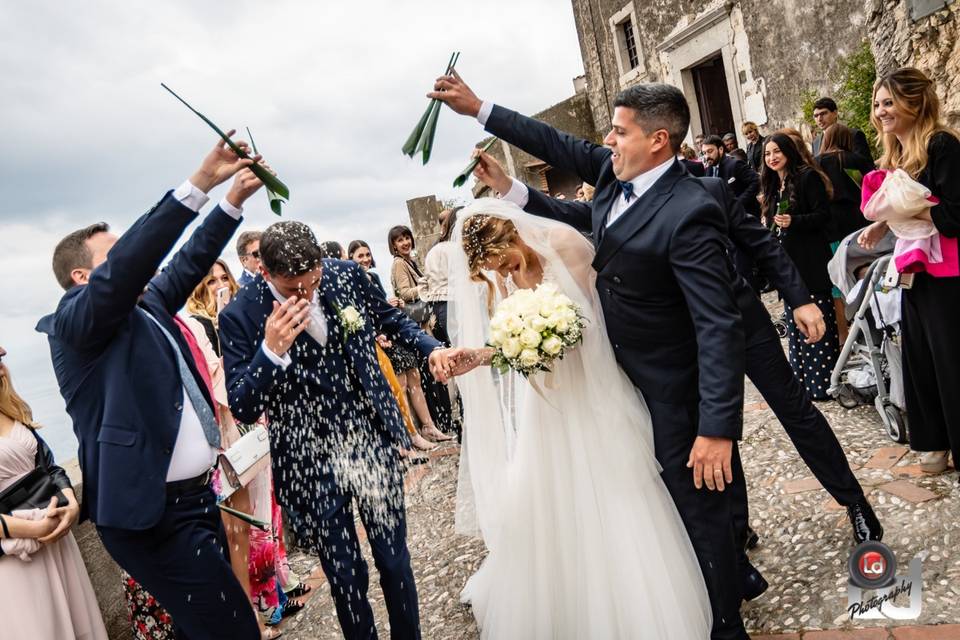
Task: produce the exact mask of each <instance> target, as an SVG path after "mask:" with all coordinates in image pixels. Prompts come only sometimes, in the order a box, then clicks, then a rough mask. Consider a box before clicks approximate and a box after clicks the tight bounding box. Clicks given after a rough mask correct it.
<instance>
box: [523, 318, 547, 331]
mask: <svg viewBox="0 0 960 640" xmlns="http://www.w3.org/2000/svg"><path fill="white" fill-rule="evenodd" d="M527 327H529V328H530V329H533V330H534V331H536V332H537V333H540V332H541V331H543V330H544V329H546V328H547V319H546V318H544V317H543V316H541V315H540V314H539V313H538V314H537V315H535V316H533V317H531V318H530V319H529V320H528V321H527Z"/></svg>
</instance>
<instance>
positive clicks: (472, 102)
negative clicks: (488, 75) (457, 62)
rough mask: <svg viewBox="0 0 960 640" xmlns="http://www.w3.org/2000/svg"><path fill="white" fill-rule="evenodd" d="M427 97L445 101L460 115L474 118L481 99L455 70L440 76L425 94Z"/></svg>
mask: <svg viewBox="0 0 960 640" xmlns="http://www.w3.org/2000/svg"><path fill="white" fill-rule="evenodd" d="M427 97H428V98H434V99H436V100H439V101H440V102H445V103H446V105H447V106H448V107H450V108H451V109H453V110H454V111H456V112H457V113H459V114H460V115H462V116H470V117H472V118H476V117H477V114H478V113H480V105H482V104H483V101H482V100H480V98H478V97H477V95H476V94H475V93H474V92H473V90H471V89H470V87H468V86H467V83H465V82H464V81H463V78H461V77H460V74H459V73H457V71H456V70H453V71H452V72H450V75H448V76H440V77H439V78H437V81H436V82H435V83H434V85H433V91H431V92H430V93H428V94H427Z"/></svg>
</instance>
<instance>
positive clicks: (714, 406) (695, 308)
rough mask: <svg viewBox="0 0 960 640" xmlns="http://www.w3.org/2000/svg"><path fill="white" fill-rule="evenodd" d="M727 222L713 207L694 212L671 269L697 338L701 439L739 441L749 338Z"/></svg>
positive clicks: (681, 230)
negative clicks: (732, 265)
mask: <svg viewBox="0 0 960 640" xmlns="http://www.w3.org/2000/svg"><path fill="white" fill-rule="evenodd" d="M724 225H725V220H724V217H723V213H722V212H721V211H720V210H719V206H718V205H716V204H715V203H712V202H711V203H710V204H707V205H703V206H700V207H698V208H697V209H695V210H693V211H691V212H690V213H689V214H688V215H687V216H685V219H684V220H683V221H682V222H681V223H680V224H679V225H678V226H677V229H676V231H675V232H674V234H673V237H672V238H671V239H670V253H669V255H670V265H671V268H672V270H673V274H674V277H675V278H676V279H677V283H678V284H679V285H680V289H681V290H682V292H683V296H684V299H685V300H686V302H687V307H688V308H689V310H690V317H691V319H692V320H693V326H694V330H695V332H696V336H697V364H698V370H699V379H698V391H699V396H700V419H699V428H698V434H699V435H701V436H713V437H722V438H730V439H732V440H737V439H739V438H740V435H741V432H742V418H741V411H742V408H743V375H744V334H743V323H742V319H741V317H740V311H739V310H738V308H737V304H736V301H735V299H734V295H733V290H732V288H731V285H730V271H729V269H730V266H729V262H728V260H727V257H726V243H725V241H724V237H723V233H724Z"/></svg>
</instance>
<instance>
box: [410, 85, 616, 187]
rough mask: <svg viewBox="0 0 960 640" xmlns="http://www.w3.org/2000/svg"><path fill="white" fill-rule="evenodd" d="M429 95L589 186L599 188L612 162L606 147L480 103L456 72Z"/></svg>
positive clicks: (514, 112) (511, 112) (517, 114)
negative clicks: (601, 176)
mask: <svg viewBox="0 0 960 640" xmlns="http://www.w3.org/2000/svg"><path fill="white" fill-rule="evenodd" d="M428 95H429V97H431V98H436V99H437V100H440V101H441V102H445V103H446V104H447V105H448V106H449V107H450V108H451V109H453V110H454V111H456V112H457V113H459V114H461V115H467V116H471V117H474V118H477V120H479V121H480V124H482V125H483V126H484V128H485V129H486V130H487V131H489V132H490V133H492V134H493V135H495V136H497V137H498V138H500V139H501V140H506V141H507V142H509V143H510V144H512V145H514V146H515V147H518V148H520V149H523V150H524V151H526V152H527V153H529V154H531V155H533V156H536V157H537V158H540V159H541V160H543V161H544V162H546V163H548V164H550V165H552V166H554V167H557V168H562V169H566V170H567V171H573V172H574V173H576V174H577V175H578V176H580V179H581V180H583V181H584V182H588V183H589V184H597V178H599V176H600V172H601V170H602V168H603V165H604V163H605V162H609V161H610V154H611V152H610V150H609V149H607V148H606V147H603V146H600V145H597V144H594V143H592V142H589V141H587V140H582V139H580V138H577V137H575V136H572V135H570V134H568V133H564V132H562V131H558V130H557V129H554V128H553V127H551V126H550V125H548V124H546V123H543V122H540V121H539V120H534V119H533V118H528V117H526V116H523V115H520V114H519V113H517V112H516V111H511V110H510V109H507V108H505V107H501V106H499V105H495V104H492V103H490V102H484V101H482V100H480V99H479V98H478V97H477V96H476V94H475V93H473V91H472V90H471V89H470V87H468V86H467V84H466V83H465V82H464V81H463V79H462V78H461V77H460V75H459V74H458V73H457V72H456V71H454V72H453V73H452V75H449V76H443V77H441V78H438V79H437V82H436V84H434V91H433V92H432V93H430V94H428Z"/></svg>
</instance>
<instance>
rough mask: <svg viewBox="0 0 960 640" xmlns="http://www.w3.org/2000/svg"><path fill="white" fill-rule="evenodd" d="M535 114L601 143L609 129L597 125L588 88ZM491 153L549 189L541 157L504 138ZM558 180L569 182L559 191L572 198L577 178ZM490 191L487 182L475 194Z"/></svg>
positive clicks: (512, 171)
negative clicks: (519, 147) (507, 141)
mask: <svg viewBox="0 0 960 640" xmlns="http://www.w3.org/2000/svg"><path fill="white" fill-rule="evenodd" d="M531 117H532V118H534V119H535V120H540V121H541V122H545V123H547V124H549V125H551V126H553V127H555V128H557V129H559V130H560V131H565V132H567V133H569V134H571V135H574V136H576V137H578V138H582V139H584V140H590V141H591V142H595V143H597V144H602V142H603V132H605V131H606V130H605V129H599V128H597V127H595V126H594V122H593V114H592V110H591V106H590V100H589V97H588V95H587V93H586V92H585V91H580V92H578V93H576V94H574V95H572V96H570V97H569V98H567V99H566V100H564V101H563V102H559V103H557V104H555V105H553V106H552V107H548V108H547V109H544V110H543V111H541V112H539V113H536V114H534V115H533V116H531ZM489 141H490V138H486V139H484V140H481V141H480V142H478V143H477V146H483V145H485V144H486V143H487V142H489ZM488 153H489V154H490V155H492V156H493V157H494V158H496V159H497V161H498V162H499V163H500V164H501V165H502V166H503V167H504V169H506V171H507V173H508V174H510V175H511V176H513V177H514V178H516V179H517V180H520V181H521V182H525V183H527V184H528V185H532V186H534V187H536V188H537V189H540V190H544V191H545V190H546V189H547V184H546V180H545V178H544V173H545V171H547V170H549V167H548V166H547V165H546V164H544V163H543V162H542V161H541V160H540V159H539V158H536V157H534V156H532V155H530V154H529V153H527V152H525V151H522V150H520V149H518V148H517V147H514V146H513V145H511V144H507V143H506V142H504V141H503V140H501V141H500V142H499V143H496V144H494V145H493V146H492V147H491V148H490V150H489V151H488ZM558 181H559V182H560V183H562V184H564V185H567V188H563V189H559V191H562V192H564V193H565V195H566V196H567V197H568V198H572V197H573V195H574V193H573V191H574V189H575V187H574V188H573V189H571V188H570V187H569V185H573V184H574V183H576V182H577V180H575V179H573V180H567V179H563V178H562V177H561V178H560V179H559V180H558ZM556 191H558V190H557V189H556V188H555V189H554V192H556ZM486 192H487V189H486V188H485V187H484V185H483V184H481V183H476V184H474V186H473V195H474V196H475V197H480V196H483V195H489V194H487V193H486Z"/></svg>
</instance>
